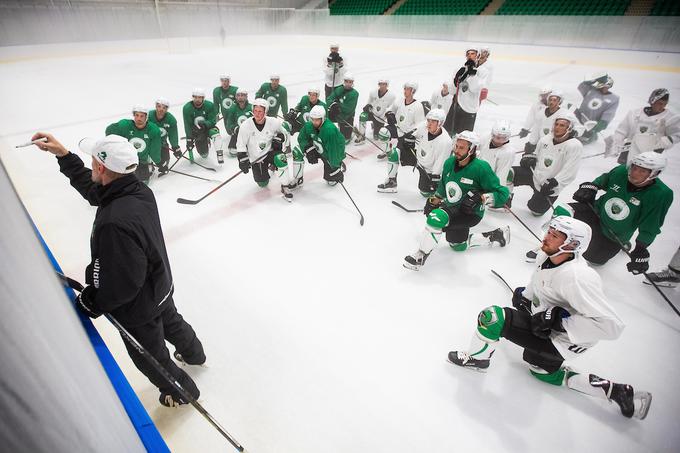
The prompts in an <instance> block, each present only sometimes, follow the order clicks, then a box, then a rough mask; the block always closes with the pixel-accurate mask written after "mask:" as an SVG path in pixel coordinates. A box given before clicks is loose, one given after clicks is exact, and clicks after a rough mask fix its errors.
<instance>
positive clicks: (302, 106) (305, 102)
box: [286, 88, 326, 135]
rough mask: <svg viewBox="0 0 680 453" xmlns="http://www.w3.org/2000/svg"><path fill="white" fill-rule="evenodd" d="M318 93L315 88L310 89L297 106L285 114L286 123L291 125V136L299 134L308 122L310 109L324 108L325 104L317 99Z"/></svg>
mask: <svg viewBox="0 0 680 453" xmlns="http://www.w3.org/2000/svg"><path fill="white" fill-rule="evenodd" d="M320 93H321V92H320V91H319V90H318V89H317V88H310V89H309V90H307V94H306V95H305V96H302V99H300V102H298V105H296V106H295V108H294V109H290V111H288V113H286V121H288V122H289V123H290V125H291V131H290V133H291V135H292V134H295V133H296V132H300V129H302V126H304V124H305V123H306V122H307V121H309V112H310V111H311V110H312V107H314V106H316V105H320V106H322V107H323V108H326V104H325V103H324V102H323V101H322V100H321V99H319V94H320Z"/></svg>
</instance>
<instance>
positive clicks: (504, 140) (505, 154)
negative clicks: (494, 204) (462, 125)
mask: <svg viewBox="0 0 680 453" xmlns="http://www.w3.org/2000/svg"><path fill="white" fill-rule="evenodd" d="M510 135H511V132H510V123H508V122H507V121H505V120H498V121H496V122H495V123H494V125H493V127H492V128H491V137H490V138H489V139H487V140H484V141H483V142H482V145H481V146H480V147H479V152H478V153H477V154H478V155H479V158H480V159H482V160H485V161H487V162H488V163H489V166H490V167H491V169H492V170H493V172H494V173H496V176H497V177H498V180H499V181H500V183H501V185H503V186H505V187H508V186H509V185H512V179H513V175H514V173H513V171H512V161H513V160H515V153H516V151H515V148H514V147H513V146H512V145H511V144H510ZM511 202H512V193H511V194H510V197H509V198H508V201H507V202H506V203H505V206H507V207H511Z"/></svg>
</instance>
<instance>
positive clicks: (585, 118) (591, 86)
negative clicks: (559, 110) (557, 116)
mask: <svg viewBox="0 0 680 453" xmlns="http://www.w3.org/2000/svg"><path fill="white" fill-rule="evenodd" d="M612 86H614V79H612V78H611V77H610V76H609V75H608V74H607V73H604V72H603V73H597V74H594V75H592V76H590V77H588V79H586V80H584V81H583V82H581V83H580V84H579V86H578V91H579V92H580V93H581V95H582V96H583V101H582V102H581V106H580V107H579V108H577V109H576V110H575V111H574V114H575V115H576V118H578V120H579V121H580V122H581V124H583V126H584V129H585V131H584V132H583V134H582V135H581V136H580V137H579V140H580V141H581V143H583V144H584V145H587V144H588V143H592V142H594V141H595V140H597V134H598V132H600V131H603V130H605V129H606V128H607V126H608V125H609V123H611V122H612V120H613V119H614V116H615V115H616V110H617V109H618V108H619V96H618V95H616V94H614V93H612V92H611V91H609V90H610V89H611V87H612Z"/></svg>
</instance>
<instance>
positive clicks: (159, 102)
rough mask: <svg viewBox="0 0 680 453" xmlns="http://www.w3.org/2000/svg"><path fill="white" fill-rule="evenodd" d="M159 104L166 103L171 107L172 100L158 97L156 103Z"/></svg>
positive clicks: (165, 104)
mask: <svg viewBox="0 0 680 453" xmlns="http://www.w3.org/2000/svg"><path fill="white" fill-rule="evenodd" d="M158 104H160V105H164V106H166V107H170V101H168V100H167V99H166V98H164V97H159V98H158V99H156V105H158Z"/></svg>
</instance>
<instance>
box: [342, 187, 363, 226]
mask: <svg viewBox="0 0 680 453" xmlns="http://www.w3.org/2000/svg"><path fill="white" fill-rule="evenodd" d="M340 185H341V186H342V190H344V191H345V193H346V194H347V196H348V197H349V201H351V202H352V204H353V205H354V207H355V208H356V209H357V212H358V213H359V215H360V216H361V218H360V219H359V225H361V226H364V215H363V214H362V213H361V210H360V209H359V206H357V204H356V203H355V202H354V199H353V198H352V196H351V195H350V194H349V192H347V189H346V188H345V185H344V184H343V183H340Z"/></svg>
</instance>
